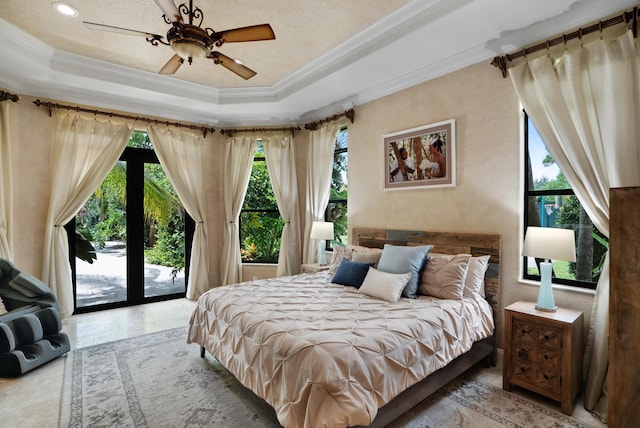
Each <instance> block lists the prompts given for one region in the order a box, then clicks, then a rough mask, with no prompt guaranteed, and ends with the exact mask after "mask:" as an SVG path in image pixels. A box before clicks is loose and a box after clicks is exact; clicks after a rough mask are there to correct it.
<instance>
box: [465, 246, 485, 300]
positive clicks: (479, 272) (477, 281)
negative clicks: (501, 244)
mask: <svg viewBox="0 0 640 428" xmlns="http://www.w3.org/2000/svg"><path fill="white" fill-rule="evenodd" d="M490 257H491V256H479V257H471V260H469V270H467V277H466V278H465V280H464V293H463V294H464V297H471V298H473V299H479V298H482V297H484V296H485V294H484V275H485V273H486V272H487V268H488V267H489V258H490Z"/></svg>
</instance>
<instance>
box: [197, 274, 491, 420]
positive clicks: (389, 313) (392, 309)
mask: <svg viewBox="0 0 640 428" xmlns="http://www.w3.org/2000/svg"><path fill="white" fill-rule="evenodd" d="M330 279H331V275H330V274H329V273H327V272H321V273H316V274H302V275H296V276H290V277H281V278H274V279H270V280H258V281H253V282H246V283H241V284H235V285H229V286H224V287H218V288H214V289H212V290H210V291H208V292H206V293H205V294H203V295H202V296H201V297H200V298H199V300H198V304H197V307H196V309H195V311H194V313H193V315H192V317H191V321H190V327H189V334H188V342H189V343H197V344H199V345H201V346H203V347H204V348H206V349H207V350H208V351H209V352H210V353H211V354H212V355H213V356H214V357H215V358H216V359H217V360H218V361H220V363H221V364H222V365H223V366H225V367H226V368H227V369H228V370H229V371H230V372H231V373H233V374H234V375H235V377H236V378H237V379H238V380H239V381H240V382H241V383H242V384H244V385H245V386H246V387H248V388H250V389H251V390H252V391H254V392H255V393H256V395H258V396H259V397H261V398H263V399H264V400H266V401H267V403H269V404H270V405H271V406H272V407H273V408H274V409H275V410H276V413H277V415H278V420H279V421H280V423H281V424H282V425H283V426H284V427H286V428H293V427H304V428H312V427H345V426H351V425H369V424H370V423H371V422H372V421H373V419H374V418H375V417H376V413H377V411H378V408H379V407H381V406H383V405H384V404H386V403H387V402H389V401H390V400H391V399H393V398H394V397H395V396H396V395H398V394H399V393H400V392H402V391H403V390H405V389H407V388H408V387H410V386H411V385H413V384H415V383H417V382H419V381H420V380H422V379H424V378H425V377H427V376H428V375H429V374H431V373H433V372H434V371H436V370H438V369H440V368H442V367H444V366H445V365H447V363H448V362H450V361H451V360H452V359H454V358H456V357H458V356H459V355H461V354H463V353H465V352H467V351H468V350H469V349H470V348H471V345H472V344H473V342H475V341H477V340H480V339H483V338H485V337H488V336H490V335H491V334H492V332H493V328H494V322H493V317H492V315H491V308H490V306H489V304H488V303H487V302H486V301H485V300H481V301H475V300H472V299H469V298H464V299H463V300H443V299H437V298H432V297H427V296H420V297H419V298H418V299H407V298H401V299H400V301H399V302H397V303H390V302H386V301H383V300H378V299H376V298H373V297H368V296H366V295H364V294H362V293H359V292H358V290H357V289H356V288H353V287H345V286H342V285H337V284H332V283H330V282H329V281H330Z"/></svg>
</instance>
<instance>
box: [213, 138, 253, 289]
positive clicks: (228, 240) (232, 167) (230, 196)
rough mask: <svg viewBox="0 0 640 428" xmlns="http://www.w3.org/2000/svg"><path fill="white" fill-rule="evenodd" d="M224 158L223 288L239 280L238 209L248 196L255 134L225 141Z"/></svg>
mask: <svg viewBox="0 0 640 428" xmlns="http://www.w3.org/2000/svg"><path fill="white" fill-rule="evenodd" d="M226 144H227V146H226V151H225V159H224V221H225V228H224V238H223V246H222V257H221V259H220V278H221V282H222V285H226V284H234V283H236V282H240V281H242V257H241V255H240V229H239V227H238V221H239V219H240V210H241V209H242V203H243V202H244V197H245V195H246V193H247V186H248V185H249V178H250V176H251V167H252V166H253V157H254V152H255V149H256V145H257V144H258V137H257V136H255V135H249V136H243V137H233V138H229V140H228V141H227V143H226Z"/></svg>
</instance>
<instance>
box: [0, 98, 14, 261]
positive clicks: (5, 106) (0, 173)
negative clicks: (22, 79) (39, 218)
mask: <svg viewBox="0 0 640 428" xmlns="http://www.w3.org/2000/svg"><path fill="white" fill-rule="evenodd" d="M10 112H11V105H10V104H9V103H3V102H0V168H1V170H0V257H1V258H5V259H9V260H13V245H12V244H13V243H12V240H11V228H12V224H13V222H12V211H11V208H12V207H13V190H12V189H13V176H12V167H11V163H12V162H11V141H10V139H11V137H10V128H9V126H10V124H9V115H10Z"/></svg>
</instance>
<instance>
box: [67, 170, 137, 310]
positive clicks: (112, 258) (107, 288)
mask: <svg viewBox="0 0 640 428" xmlns="http://www.w3.org/2000/svg"><path fill="white" fill-rule="evenodd" d="M126 184H127V177H126V162H123V161H119V162H118V163H117V164H116V165H115V166H114V167H113V169H112V170H111V172H110V173H109V175H108V176H107V178H106V179H105V180H104V182H103V184H102V186H101V188H100V190H99V191H98V192H95V193H94V194H93V195H92V196H91V198H89V200H88V201H87V203H85V205H84V207H83V208H82V209H81V210H80V211H79V212H78V214H77V216H76V220H75V225H76V239H75V255H76V259H75V262H76V263H75V274H76V275H75V278H76V307H78V308H84V307H89V306H94V305H103V304H113V303H118V302H125V301H126V300H127V244H126V242H127V216H126V210H125V201H126Z"/></svg>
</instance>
